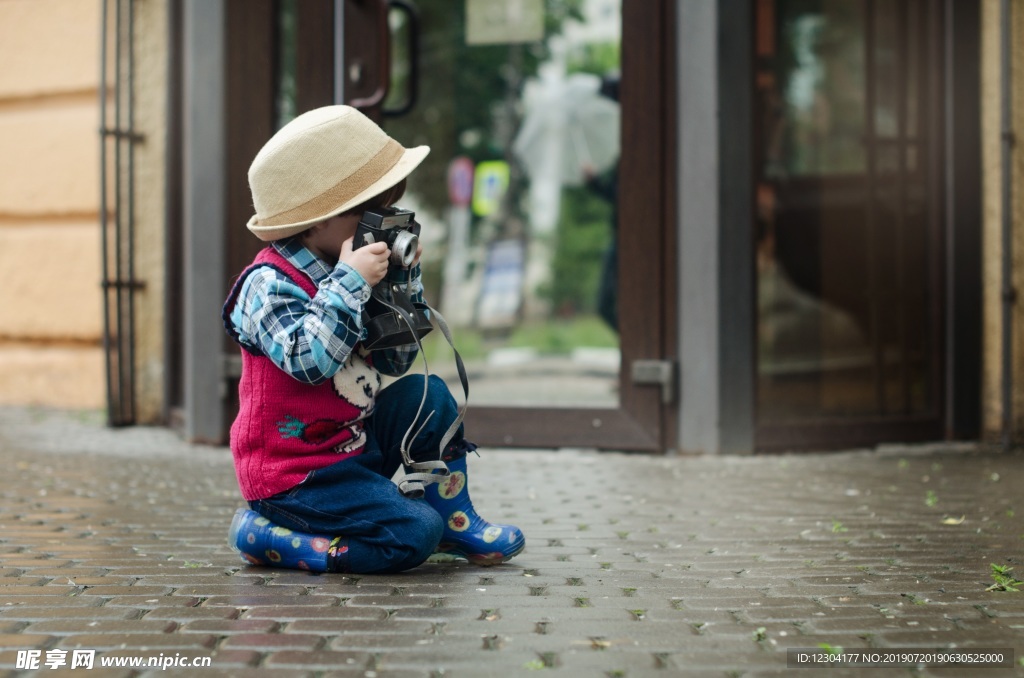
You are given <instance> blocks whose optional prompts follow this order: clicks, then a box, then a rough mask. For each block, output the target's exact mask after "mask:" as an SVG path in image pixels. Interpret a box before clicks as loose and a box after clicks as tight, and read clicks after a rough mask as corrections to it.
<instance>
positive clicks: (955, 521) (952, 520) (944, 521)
mask: <svg viewBox="0 0 1024 678" xmlns="http://www.w3.org/2000/svg"><path fill="white" fill-rule="evenodd" d="M965 518H967V516H960V517H959V518H950V517H946V518H943V519H942V524H943V525H961V524H962V523H963V522H964V519H965Z"/></svg>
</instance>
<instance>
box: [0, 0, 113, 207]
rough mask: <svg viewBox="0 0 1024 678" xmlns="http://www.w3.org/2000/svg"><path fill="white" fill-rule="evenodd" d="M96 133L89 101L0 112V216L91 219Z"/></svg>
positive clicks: (95, 183)
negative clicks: (85, 214) (76, 216)
mask: <svg viewBox="0 0 1024 678" xmlns="http://www.w3.org/2000/svg"><path fill="white" fill-rule="evenodd" d="M3 4H4V3H3V2H0V7H2V6H3ZM98 129H99V110H98V104H97V103H96V101H95V100H94V99H93V98H90V97H83V98H81V99H80V100H78V101H75V102H72V103H68V104H67V105H62V106H57V107H45V108H31V107H30V108H21V107H18V108H13V109H12V108H6V109H4V108H0V176H2V177H3V178H4V180H3V181H0V216H8V215H37V216H38V215H63V214H83V213H92V214H95V213H96V211H97V205H98V203H99V184H98V181H99V179H98V176H99V132H98Z"/></svg>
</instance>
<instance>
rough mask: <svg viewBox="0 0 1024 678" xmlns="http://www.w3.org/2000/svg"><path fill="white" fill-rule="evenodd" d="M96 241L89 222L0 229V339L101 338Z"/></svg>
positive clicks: (98, 260)
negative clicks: (0, 296)
mask: <svg viewBox="0 0 1024 678" xmlns="http://www.w3.org/2000/svg"><path fill="white" fill-rule="evenodd" d="M100 268H101V266H100V243H99V233H98V232H97V229H96V228H95V224H91V223H67V222H65V223H60V222H44V223H32V224H31V225H27V226H4V227H2V228H0V286H2V287H3V289H4V301H3V303H2V304H0V339H15V340H42V341H51V342H52V341H67V340H71V341H88V342H95V343H97V344H98V343H99V342H100V338H101V337H102V314H103V310H102V309H103V307H102V303H103V300H102V297H101V295H100V279H101V274H100Z"/></svg>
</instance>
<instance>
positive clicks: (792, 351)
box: [756, 0, 937, 423]
mask: <svg viewBox="0 0 1024 678" xmlns="http://www.w3.org/2000/svg"><path fill="white" fill-rule="evenodd" d="M926 10H927V6H926V4H924V3H923V2H922V0H885V1H878V0H762V2H760V3H759V5H758V22H759V25H758V28H759V30H758V34H757V35H758V40H757V52H758V56H759V60H758V63H759V68H760V70H759V71H758V73H757V80H756V82H757V86H758V102H759V104H758V106H759V119H760V121H761V124H760V127H759V131H758V133H759V139H760V143H759V145H758V152H759V167H760V172H759V179H758V185H757V196H756V198H757V207H758V209H757V232H756V238H757V273H758V277H757V279H758V295H757V298H758V325H757V333H758V334H757V338H758V342H757V345H758V416H759V421H761V422H762V423H771V422H783V421H793V420H809V419H816V420H827V419H843V418H852V417H857V418H864V417H882V416H908V415H916V414H925V413H929V412H931V411H933V407H934V400H935V396H936V393H935V384H934V378H933V371H932V366H933V361H934V356H935V349H934V338H935V336H936V335H937V332H936V331H935V329H934V325H933V324H934V322H935V316H934V314H933V311H932V306H931V305H932V295H933V294H934V290H933V288H932V287H931V286H930V285H929V278H930V276H931V275H932V273H931V268H930V258H929V256H930V254H932V252H933V249H932V248H933V245H932V244H931V243H932V242H933V240H934V238H933V234H932V233H931V231H930V229H929V219H931V218H932V215H933V214H934V211H933V209H932V207H931V202H930V198H929V196H928V185H929V184H928V177H927V176H926V173H925V168H926V167H927V166H928V165H929V163H928V162H927V160H926V159H927V153H928V150H929V149H928V147H927V146H926V145H925V143H924V142H925V139H926V136H927V135H926V134H925V133H924V132H925V130H926V129H928V126H929V125H934V124H935V123H934V121H933V120H932V119H930V118H928V117H926V115H925V113H926V110H927V108H928V107H927V106H926V105H924V102H925V101H926V99H925V97H926V96H927V84H928V83H927V81H926V79H925V78H924V77H923V75H922V73H921V64H923V63H925V61H926V60H925V58H924V54H923V52H922V50H923V49H924V47H923V46H924V43H925V41H924V40H923V36H924V35H925V32H924V28H923V27H924V26H925V25H926V24H925V18H926V17H925V14H926Z"/></svg>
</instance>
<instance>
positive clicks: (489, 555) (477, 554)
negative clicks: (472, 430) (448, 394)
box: [425, 443, 526, 566]
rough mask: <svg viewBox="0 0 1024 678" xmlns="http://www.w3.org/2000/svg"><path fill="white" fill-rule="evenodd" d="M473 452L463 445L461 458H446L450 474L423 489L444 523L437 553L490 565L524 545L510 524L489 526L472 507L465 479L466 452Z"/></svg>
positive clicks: (515, 552) (520, 531) (508, 557)
mask: <svg viewBox="0 0 1024 678" xmlns="http://www.w3.org/2000/svg"><path fill="white" fill-rule="evenodd" d="M467 449H468V450H472V449H475V446H474V445H473V444H472V443H464V444H463V447H462V449H461V450H460V451H459V453H460V454H461V456H457V457H456V458H454V459H449V458H448V457H447V455H446V457H445V460H444V461H445V463H446V464H447V465H448V470H449V471H450V475H449V476H448V478H447V479H446V480H443V481H441V482H440V483H433V484H430V485H428V486H427V487H426V495H425V499H426V500H427V503H428V504H430V505H431V506H432V507H434V509H435V510H436V511H437V512H438V513H440V514H441V517H442V518H443V519H444V521H445V526H444V535H443V536H442V537H441V543H440V544H439V545H438V547H437V552H438V553H448V554H451V555H455V556H461V557H463V558H465V559H466V560H468V561H469V562H471V563H474V564H476V565H483V566H490V565H498V564H499V563H504V562H505V561H507V560H509V559H511V558H513V557H514V556H516V555H517V554H518V553H520V552H521V551H522V550H523V547H524V546H526V538H525V537H524V536H523V532H522V530H520V529H519V528H518V527H515V526H514V525H496V524H494V523H489V522H487V521H486V520H484V519H483V518H481V517H480V515H479V514H478V513H477V512H476V510H475V509H474V508H473V503H472V500H471V499H470V497H469V487H468V485H467V476H466V456H465V451H466V450H467Z"/></svg>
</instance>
